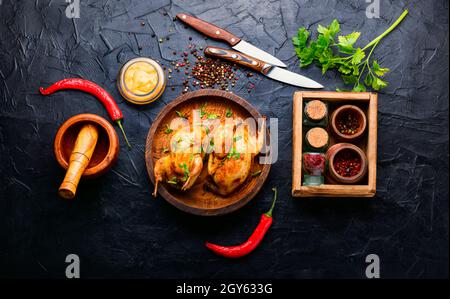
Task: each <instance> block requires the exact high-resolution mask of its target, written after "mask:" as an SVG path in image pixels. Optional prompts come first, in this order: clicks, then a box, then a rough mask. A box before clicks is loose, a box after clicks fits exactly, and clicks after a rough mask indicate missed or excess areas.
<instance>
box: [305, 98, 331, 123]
mask: <svg viewBox="0 0 450 299" xmlns="http://www.w3.org/2000/svg"><path fill="white" fill-rule="evenodd" d="M305 113H306V115H307V116H308V117H309V118H310V119H312V120H314V121H319V120H321V119H323V118H325V116H327V106H326V105H325V103H324V102H322V101H319V100H312V101H309V102H308V103H307V104H306V106H305Z"/></svg>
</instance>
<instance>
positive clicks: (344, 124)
mask: <svg viewBox="0 0 450 299" xmlns="http://www.w3.org/2000/svg"><path fill="white" fill-rule="evenodd" d="M337 128H338V130H339V132H341V133H342V134H345V135H355V134H356V133H358V129H359V120H358V117H357V116H356V115H355V113H353V112H352V111H351V110H347V111H343V112H341V113H340V115H338V119H337Z"/></svg>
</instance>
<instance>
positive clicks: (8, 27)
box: [0, 0, 449, 278]
mask: <svg viewBox="0 0 450 299" xmlns="http://www.w3.org/2000/svg"><path fill="white" fill-rule="evenodd" d="M1 2H2V4H1V5H0V86H1V88H0V101H1V104H0V107H1V109H0V174H1V178H2V180H1V184H0V277H65V276H64V269H65V267H66V264H65V262H64V261H65V257H66V255H67V254H69V253H76V254H78V255H79V256H80V258H81V275H82V277H85V278H86V277H115V278H121V277H133V278H134V277H146V278H227V277H228V278H335V277H342V278H345V277H350V278H364V277H365V276H364V271H365V266H366V264H365V257H366V255H368V254H370V253H376V254H378V255H379V256H380V259H381V275H382V277H384V278H396V277H400V278H406V277H409V278H436V277H447V278H448V199H447V198H448V193H449V192H448V191H449V188H448V186H449V185H448V150H449V148H448V136H449V134H448V102H449V101H448V94H449V93H448V79H449V75H448V62H449V61H448V60H449V59H448V46H449V44H448V1H447V0H439V1H387V0H381V18H380V19H368V18H366V15H365V9H366V6H367V4H366V2H365V1H363V0H356V1H350V0H345V1H331V0H329V1H311V0H309V1H308V0H297V1H293V0H283V1H263V0H254V1H246V0H240V1H200V0H194V1H180V0H173V1H148V0H140V1H137V0H136V1H118V0H109V1H108V0H105V1H94V0H89V1H88V0H82V1H81V2H82V6H81V18H80V19H74V20H72V19H68V18H66V16H65V9H66V5H67V4H66V3H65V1H63V0H52V1H50V0H40V1H38V0H36V1H28V0H27V1H12V0H2V1H1ZM404 8H408V9H409V10H410V14H409V16H408V17H407V18H406V20H405V21H404V22H403V23H402V24H401V25H400V27H399V28H398V29H396V30H395V31H394V32H393V33H392V34H390V35H389V36H388V38H386V39H384V40H383V41H382V43H381V44H380V45H379V46H378V48H377V49H376V51H375V57H378V59H379V60H380V61H381V62H382V65H384V66H388V67H390V68H391V70H392V72H391V73H389V75H388V76H387V80H388V81H389V82H390V85H389V87H388V88H386V89H385V90H383V91H382V92H381V93H380V97H379V114H378V120H379V143H378V182H377V184H378V185H377V189H378V191H377V196H376V197H375V198H374V199H371V200H365V199H310V200H295V199H293V198H292V197H291V196H290V187H291V159H292V158H291V157H292V149H291V148H292V125H291V124H292V95H293V92H294V91H295V90H296V88H294V87H292V86H287V85H283V84H280V83H277V82H275V81H271V80H269V79H266V78H263V77H262V76H260V75H255V76H254V77H253V78H250V79H247V77H246V76H245V74H246V72H240V73H239V75H240V77H241V80H240V81H239V82H241V83H240V84H238V86H236V87H235V88H233V89H232V90H233V92H235V93H236V94H238V95H240V96H242V97H244V98H246V99H247V100H248V101H249V102H251V103H252V104H253V105H254V106H255V107H257V109H259V111H260V112H261V113H263V114H265V115H267V116H270V117H278V118H279V131H280V132H279V133H280V143H279V148H280V157H279V161H278V162H277V163H276V164H275V165H273V167H272V171H271V174H270V176H269V179H268V181H267V183H266V185H265V187H264V189H263V190H262V191H261V192H260V194H259V195H258V196H257V197H256V198H255V199H254V200H253V201H252V202H251V203H249V204H248V205H247V206H246V207H244V208H243V209H241V210H240V211H238V212H236V213H234V214H231V215H228V216H224V217H217V218H201V217H196V216H191V215H188V214H185V213H183V212H181V211H178V210H177V209H175V208H174V207H172V206H170V205H169V204H168V203H167V202H165V201H164V200H163V199H162V198H160V197H159V198H158V199H157V200H153V199H152V198H151V195H150V193H151V189H152V188H153V186H152V185H151V183H150V181H149V179H148V177H147V172H146V168H145V163H144V147H145V140H146V136H147V132H148V129H149V127H150V125H151V123H152V120H153V119H155V117H156V115H157V114H158V112H159V111H160V110H161V109H162V108H163V107H164V105H165V104H167V103H168V102H170V101H171V100H172V99H174V98H175V97H176V96H177V95H179V94H180V92H181V90H182V89H181V83H182V80H183V77H184V76H182V75H176V76H174V78H173V79H172V80H171V81H170V82H169V87H168V88H167V90H166V92H165V93H164V95H163V97H162V99H161V100H159V101H157V102H156V103H154V104H151V105H147V106H145V107H136V106H132V105H129V104H127V103H126V102H124V101H123V100H122V99H121V97H120V95H119V93H118V91H117V89H116V87H115V77H116V74H117V72H118V70H119V68H120V66H121V64H122V63H123V62H125V61H126V60H127V59H129V58H132V57H135V56H148V57H152V58H155V59H159V60H160V61H162V63H163V64H165V65H168V64H169V63H170V60H172V59H174V58H175V57H174V56H173V55H172V51H173V50H177V51H181V50H183V49H185V48H187V46H188V44H189V43H190V42H189V40H188V37H189V36H192V37H193V40H192V43H195V44H197V45H198V46H205V45H206V44H216V45H222V46H224V44H220V43H214V42H212V41H210V40H205V39H204V38H203V36H202V35H200V34H198V33H196V32H194V31H193V30H192V29H190V28H184V27H183V25H181V24H180V23H179V22H173V20H172V17H173V16H174V15H175V14H176V13H178V12H188V13H192V14H194V15H196V16H198V17H201V18H203V19H206V20H208V21H210V22H213V23H216V24H218V25H220V26H222V27H225V28H227V29H228V30H230V31H232V32H234V33H235V34H236V35H238V36H242V37H244V38H245V39H246V40H248V41H250V42H251V43H254V44H255V45H257V46H259V47H261V48H263V49H266V50H267V51H269V52H271V53H275V55H276V56H277V57H279V58H280V59H282V60H283V61H285V62H286V63H287V64H289V69H290V70H293V71H296V72H302V73H303V74H305V75H307V76H309V77H311V78H313V79H315V80H317V81H319V82H321V83H323V84H324V85H326V90H335V88H336V87H342V85H341V80H340V78H339V77H338V76H336V74H335V73H333V72H329V73H327V74H326V75H325V76H324V77H322V76H321V74H320V70H319V69H318V68H316V67H314V66H313V67H310V68H307V69H304V70H300V69H299V67H298V61H297V58H296V57H295V55H294V49H293V47H292V44H291V42H290V37H291V36H293V35H295V34H296V30H297V28H298V27H300V26H307V27H310V28H314V30H315V28H316V26H317V24H318V23H321V24H324V25H325V24H328V23H330V22H331V20H332V19H333V18H338V19H339V20H340V21H341V23H342V26H341V28H342V30H343V33H349V32H351V31H353V30H358V31H361V32H362V38H361V41H360V42H361V44H362V43H366V42H368V41H369V39H372V38H374V37H376V36H377V35H378V34H380V33H382V32H383V31H384V30H385V29H386V28H387V27H388V26H389V25H390V24H391V23H392V22H393V21H394V20H395V19H396V18H397V17H398V16H399V15H400V14H401V12H402V10H403V9H404ZM141 21H144V22H145V26H141V24H140V23H141ZM153 32H154V34H155V35H156V36H154V37H152V34H153ZM166 37H170V40H166ZM158 38H163V39H165V40H164V42H163V43H162V44H160V43H158ZM70 76H80V77H83V78H86V79H90V80H93V81H95V82H97V83H99V84H100V85H102V86H104V87H105V88H106V89H107V90H108V91H110V92H111V93H112V94H113V96H114V97H115V98H116V99H117V100H118V102H119V106H120V108H121V109H122V110H123V113H124V115H125V129H126V131H127V133H128V136H129V138H130V140H131V142H132V144H133V145H134V147H133V149H131V150H128V149H127V148H126V146H125V144H124V143H122V144H121V152H120V157H119V160H118V163H117V164H116V166H115V167H114V168H113V169H112V171H110V172H109V173H108V174H106V175H105V176H104V177H102V178H100V179H97V180H95V181H91V182H87V181H86V182H82V184H81V187H80V189H79V194H78V196H77V199H76V200H74V201H69V202H68V201H64V200H61V199H60V198H58V197H57V195H56V190H57V187H58V185H59V183H60V182H61V179H62V178H63V176H64V172H63V171H62V170H61V169H60V168H59V166H58V165H57V163H56V161H55V159H54V157H53V148H52V146H53V138H54V136H55V133H56V131H57V129H58V127H59V126H60V125H61V124H62V123H63V122H64V121H65V120H66V119H68V118H69V117H71V116H73V115H76V114H79V113H86V112H91V113H96V114H99V115H102V116H103V117H105V118H107V117H108V116H107V114H106V112H105V110H104V109H103V107H102V106H101V105H100V103H98V102H97V101H96V100H95V99H93V98H92V97H91V96H89V95H85V94H83V93H80V92H60V93H58V94H56V95H54V96H51V97H43V96H40V95H39V94H38V87H39V86H47V85H49V84H50V83H52V82H54V81H57V80H59V79H62V78H65V77H70ZM248 81H252V82H254V83H255V84H256V87H255V89H254V90H253V91H252V92H251V93H250V94H248V93H247V88H246V84H247V82H248ZM172 86H173V87H175V90H174V91H172V90H171V87H172ZM120 138H121V137H120ZM121 141H122V139H121ZM272 186H278V188H279V189H280V190H281V194H280V201H279V203H278V206H277V208H276V211H275V222H274V225H273V227H272V229H271V230H270V232H269V234H268V235H267V237H266V238H265V240H264V242H263V243H262V245H261V246H260V248H258V249H257V250H256V252H254V254H252V255H250V256H248V257H247V258H244V259H241V260H238V261H229V260H224V259H222V258H218V257H216V256H214V255H213V254H211V253H210V252H208V251H207V250H206V249H205V248H204V246H203V242H204V241H205V240H211V241H216V242H220V243H228V244H232V243H239V242H241V241H243V240H244V239H245V238H246V237H247V236H248V235H249V234H250V232H251V231H252V230H253V228H254V227H255V225H256V224H257V222H258V220H259V217H260V214H261V213H263V212H264V211H265V210H266V209H267V207H268V206H269V203H270V201H271V198H272V192H271V188H272Z"/></svg>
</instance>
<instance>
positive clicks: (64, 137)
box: [54, 114, 119, 178]
mask: <svg viewBox="0 0 450 299" xmlns="http://www.w3.org/2000/svg"><path fill="white" fill-rule="evenodd" d="M86 123H92V124H95V125H96V126H97V128H99V136H98V141H97V145H96V146H95V150H94V153H93V155H92V158H91V161H90V162H89V165H88V167H87V168H86V170H85V171H84V173H83V178H95V177H97V176H100V175H102V174H104V173H105V172H107V171H108V170H109V169H110V168H111V166H112V165H113V164H114V162H116V160H117V156H118V154H119V138H118V137H117V133H116V130H114V127H113V126H112V125H111V124H110V123H109V122H108V121H107V120H106V119H104V118H103V117H100V116H98V115H95V114H78V115H75V116H73V117H71V118H69V119H68V120H67V121H66V122H64V123H63V124H62V125H61V127H60V128H59V129H58V132H57V133H56V137H55V142H54V151H55V156H56V160H57V161H58V163H59V165H61V167H62V168H64V169H67V168H68V166H69V164H68V162H69V158H70V155H71V153H72V150H73V148H74V146H75V140H76V139H77V136H78V133H79V132H80V129H81V127H82V126H83V125H84V124H86Z"/></svg>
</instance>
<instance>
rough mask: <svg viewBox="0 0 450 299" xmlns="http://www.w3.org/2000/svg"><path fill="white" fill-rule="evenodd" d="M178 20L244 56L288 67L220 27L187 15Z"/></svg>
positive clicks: (181, 15)
mask: <svg viewBox="0 0 450 299" xmlns="http://www.w3.org/2000/svg"><path fill="white" fill-rule="evenodd" d="M177 19H179V20H180V21H182V22H183V23H185V24H187V25H189V26H191V27H192V28H194V29H196V30H198V31H200V32H201V33H203V34H204V35H206V36H209V37H210V38H213V39H217V40H221V41H224V42H227V43H228V44H229V45H230V46H231V47H232V48H233V49H235V50H236V51H239V52H242V53H244V54H247V55H250V56H253V57H257V58H258V59H260V60H262V61H266V62H268V63H270V64H273V65H277V66H281V67H286V64H284V63H283V61H281V60H279V59H278V58H276V57H274V56H273V55H270V54H269V53H267V52H265V51H263V50H261V49H259V48H257V47H255V46H253V45H252V44H250V43H248V42H246V41H245V40H242V39H240V38H239V37H237V36H235V35H233V34H232V33H230V32H228V31H226V30H224V29H222V28H220V27H217V26H216V25H213V24H211V23H208V22H206V21H203V20H201V19H197V18H195V17H193V16H190V15H188V14H185V13H180V14H177Z"/></svg>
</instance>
